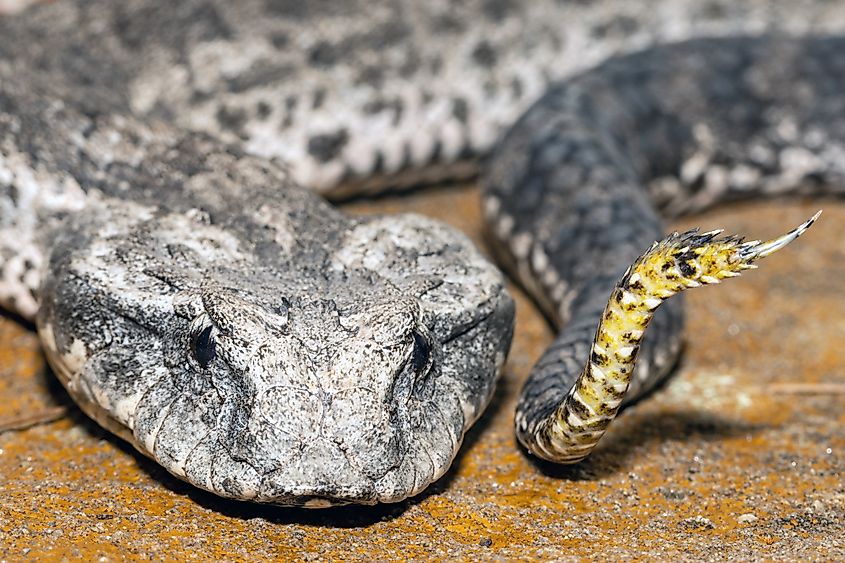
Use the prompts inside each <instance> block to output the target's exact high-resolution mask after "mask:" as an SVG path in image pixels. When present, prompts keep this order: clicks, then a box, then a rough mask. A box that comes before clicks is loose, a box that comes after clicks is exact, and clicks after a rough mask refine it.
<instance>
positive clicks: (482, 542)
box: [478, 538, 493, 547]
mask: <svg viewBox="0 0 845 563" xmlns="http://www.w3.org/2000/svg"><path fill="white" fill-rule="evenodd" d="M478 545H480V546H481V547H490V546H491V545H493V540H491V539H490V538H481V539H480V540H479V541H478Z"/></svg>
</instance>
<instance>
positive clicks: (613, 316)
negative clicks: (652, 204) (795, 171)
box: [518, 212, 821, 463]
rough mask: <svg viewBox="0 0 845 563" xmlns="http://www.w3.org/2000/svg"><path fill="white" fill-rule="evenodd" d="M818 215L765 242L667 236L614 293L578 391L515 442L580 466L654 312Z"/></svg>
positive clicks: (615, 405)
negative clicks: (680, 294) (671, 299)
mask: <svg viewBox="0 0 845 563" xmlns="http://www.w3.org/2000/svg"><path fill="white" fill-rule="evenodd" d="M820 213H821V212H819V213H816V214H815V215H814V216H813V217H811V218H810V219H809V220H807V221H806V222H804V223H802V224H801V225H799V226H798V227H796V228H795V229H793V230H792V231H790V232H789V233H786V234H785V235H783V236H780V237H778V238H775V239H772V240H770V241H767V242H760V241H757V240H755V241H748V242H745V241H744V240H743V239H742V238H741V237H737V236H727V237H721V238H717V237H718V236H719V234H720V233H721V231H718V230H717V231H711V232H707V233H699V232H698V230H691V231H687V232H684V233H677V232H676V233H672V234H671V235H669V236H667V237H666V238H664V239H663V240H661V241H659V242H655V243H654V244H652V246H651V247H650V248H649V249H648V250H647V251H646V252H645V253H643V254H642V255H641V256H640V257H639V258H637V259H636V260H635V261H634V263H633V264H632V265H631V266H630V267H629V268H628V269H627V271H626V272H625V274H624V275H623V276H622V278H621V279H620V280H619V282H617V284H616V286H615V287H614V289H613V291H612V292H611V295H610V299H609V300H608V302H607V305H606V306H605V309H604V313H603V315H602V318H601V321H600V322H599V326H598V329H597V330H596V334H595V338H594V340H593V344H592V347H591V349H590V355H589V359H588V360H587V363H586V366H585V367H584V369H583V370H582V372H581V374H580V376H579V377H578V379H577V380H576V382H575V384H574V385H573V386H572V387H571V389H570V390H569V393H568V394H567V395H566V397H565V399H564V400H563V401H562V402H561V403H560V404H559V405H558V406H557V408H556V409H555V410H554V411H553V412H552V413H551V414H550V415H548V416H547V417H546V418H545V420H544V421H543V422H542V423H541V424H540V426H539V428H538V431H537V432H533V433H519V434H518V436H519V439H520V442H522V444H523V445H524V446H525V447H526V448H528V449H529V450H530V451H531V452H532V453H534V454H535V455H537V456H539V457H541V458H544V459H547V460H549V461H554V462H557V463H575V462H578V461H580V460H582V459H583V458H585V457H586V456H587V455H588V454H589V453H590V452H591V451H592V450H593V448H594V447H595V446H596V444H597V443H598V441H599V440H600V439H601V437H602V435H604V433H605V432H606V431H607V429H608V427H609V425H610V423H611V421H612V420H613V419H614V417H615V416H616V413H617V412H618V411H619V408H620V406H621V404H622V400H623V398H624V396H625V393H626V391H627V390H628V385H629V384H630V382H631V375H632V373H633V371H634V364H635V363H636V360H637V353H638V351H639V348H640V342H641V341H642V338H643V334H644V332H645V330H646V327H647V326H648V324H649V322H650V321H651V319H652V318H653V316H654V312H655V310H656V309H657V308H658V307H659V306H660V305H661V304H662V303H663V302H664V301H665V300H667V299H669V298H670V297H672V296H673V295H676V294H678V293H680V292H682V291H684V290H686V289H690V288H694V287H700V286H703V285H712V284H717V283H719V282H720V281H722V280H723V279H726V278H732V277H736V276H739V275H740V272H742V271H743V270H747V269H750V268H756V266H755V265H754V264H753V263H754V262H755V261H756V260H758V259H760V258H763V257H765V256H769V255H770V254H773V253H774V252H776V251H778V250H780V249H781V248H783V247H784V246H786V245H787V244H789V243H790V242H792V241H793V240H795V239H796V238H798V237H799V236H800V235H801V234H803V233H804V232H805V231H806V230H807V229H808V228H810V226H811V225H812V224H813V223H814V222H815V220H816V219H817V218H818V216H819V214H820Z"/></svg>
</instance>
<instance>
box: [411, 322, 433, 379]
mask: <svg viewBox="0 0 845 563" xmlns="http://www.w3.org/2000/svg"><path fill="white" fill-rule="evenodd" d="M413 334H414V352H413V355H412V357H411V367H413V368H414V371H415V372H417V373H419V372H421V371H422V370H423V369H424V368H425V366H426V365H427V364H428V356H429V354H430V353H431V347H430V346H429V344H428V341H427V340H426V339H425V337H424V336H423V335H422V334H420V333H419V332H417V331H416V330H415V331H414V333H413Z"/></svg>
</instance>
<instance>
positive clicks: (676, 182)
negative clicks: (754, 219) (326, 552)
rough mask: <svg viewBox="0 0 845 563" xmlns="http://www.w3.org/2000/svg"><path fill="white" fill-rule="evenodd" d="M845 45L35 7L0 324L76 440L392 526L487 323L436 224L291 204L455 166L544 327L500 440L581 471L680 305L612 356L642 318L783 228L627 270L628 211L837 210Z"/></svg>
mask: <svg viewBox="0 0 845 563" xmlns="http://www.w3.org/2000/svg"><path fill="white" fill-rule="evenodd" d="M842 32H845V9H843V7H842V6H841V4H840V3H839V2H834V1H824V0H817V1H793V0H754V1H748V2H741V3H736V2H731V1H729V0H650V1H644V0H637V1H635V2H619V1H609V0H605V1H602V0H597V1H593V2H582V1H577V0H532V1H531V2H518V1H516V0H470V1H467V2H463V3H453V2H446V1H432V2H422V3H416V2H410V1H403V0H384V1H377V2H373V1H367V2H358V1H351V2H344V3H338V2H330V1H328V0H319V1H315V2H293V1H290V0H246V1H239V2H223V1H222V0H220V1H218V0H188V1H184V2H179V3H169V2H155V1H153V0H128V1H122V2H108V1H105V0H92V1H87V0H60V1H57V2H55V3H51V4H49V5H45V6H38V7H35V8H33V9H31V10H29V11H27V12H25V13H23V14H21V15H18V16H14V17H6V18H3V19H0V270H1V271H2V278H1V279H0V303H2V304H3V306H4V307H5V308H7V309H9V310H12V311H14V312H16V313H18V314H20V315H21V316H23V317H26V318H29V319H33V320H35V322H36V325H37V328H38V332H39V335H40V337H41V340H42V342H43V346H44V349H45V352H46V354H47V356H48V359H49V361H50V363H51V365H52V366H53V368H54V370H55V372H56V373H57V375H58V376H59V378H60V379H61V381H62V382H63V384H64V385H65V386H66V387H67V389H68V390H69V391H70V393H71V395H72V396H73V397H74V399H75V400H76V401H77V402H78V403H79V404H80V406H81V407H82V409H83V410H84V411H85V412H86V413H88V414H89V415H90V416H92V417H93V418H94V419H96V420H97V421H98V422H99V423H100V424H101V425H103V426H104V427H106V428H108V429H109V430H111V431H113V432H115V433H116V434H118V435H119V436H121V437H123V438H125V439H126V440H128V441H129V442H131V443H132V444H134V445H135V446H136V447H137V448H138V449H139V450H140V451H142V452H143V453H145V454H147V455H149V456H150V457H152V458H154V459H155V460H156V461H157V462H158V463H160V464H161V465H162V466H164V467H165V468H166V469H167V470H169V471H170V472H172V473H173V474H175V475H177V476H179V477H180V478H182V479H185V480H186V481H188V482H190V483H192V484H194V485H196V486H198V487H201V488H204V489H207V490H209V491H213V492H215V493H217V494H219V495H222V496H225V497H231V498H237V499H247V500H253V501H257V502H266V503H276V504H285V505H293V504H297V505H304V506H310V507H320V506H327V505H330V504H339V503H349V502H355V503H374V502H390V501H396V500H400V499H402V498H405V497H407V496H410V495H414V494H416V493H418V492H420V491H421V490H422V489H424V488H425V487H426V486H427V485H428V484H430V483H431V482H432V481H433V480H435V479H437V478H438V477H439V476H440V475H442V474H443V473H444V472H445V471H446V469H447V468H448V466H449V464H450V463H451V461H452V459H453V457H454V456H455V454H456V452H457V449H458V447H459V446H460V443H461V440H462V437H463V434H464V432H465V431H466V430H467V429H468V428H469V426H470V425H471V424H472V423H473V422H474V421H475V420H476V419H477V418H478V416H479V415H480V413H481V411H482V410H483V409H484V407H485V405H486V403H487V402H488V400H489V398H490V396H491V393H492V390H493V386H494V383H495V379H496V376H497V374H498V372H499V371H500V370H501V368H502V366H503V364H504V361H505V357H506V354H507V351H508V347H509V344H510V339H511V332H512V326H513V313H514V306H513V301H512V300H511V298H510V296H509V295H508V293H507V291H506V290H505V288H504V284H503V278H502V276H501V274H500V273H499V271H498V270H497V269H496V268H495V267H494V266H492V265H491V264H489V263H488V262H487V261H486V260H485V259H484V258H483V257H482V256H481V255H480V253H478V252H477V251H476V250H475V249H474V247H473V246H472V245H471V243H470V242H469V241H468V240H467V239H466V238H465V237H464V236H463V235H461V234H459V233H457V232H455V231H454V230H452V229H450V228H448V227H445V226H443V225H442V224H440V223H438V222H436V221H433V220H429V219H425V218H423V217H420V216H416V215H402V216H390V217H371V218H350V217H347V216H345V215H343V214H341V213H340V212H339V211H337V210H335V209H334V208H333V207H332V206H330V205H329V204H327V203H326V202H325V201H324V200H323V199H322V198H320V197H319V196H317V195H315V194H314V192H313V191H310V190H307V189H304V188H302V187H300V186H301V185H304V186H307V187H309V188H312V189H313V190H317V191H320V192H323V193H327V194H330V195H332V194H334V195H347V194H349V193H362V192H368V191H372V190H377V189H382V188H383V187H388V186H401V185H408V184H416V183H421V182H428V181H433V180H436V179H438V178H446V177H455V176H461V175H463V176H467V175H472V174H476V173H477V172H478V170H479V168H481V174H482V176H481V178H482V179H481V182H482V184H483V186H484V195H483V202H482V204H483V208H484V213H485V216H486V218H487V220H488V222H489V230H490V232H491V234H492V237H493V238H494V239H495V240H496V241H497V243H498V249H499V251H500V254H501V255H502V258H503V260H504V262H505V264H506V265H508V266H509V267H510V269H511V270H512V271H513V272H514V273H515V274H516V276H517V277H518V278H519V280H520V281H521V283H522V284H524V286H525V287H526V288H528V289H529V291H530V292H531V293H532V295H533V296H534V297H535V298H536V299H537V301H538V303H540V305H541V306H542V307H543V308H544V309H545V311H546V312H547V314H548V316H549V317H550V318H551V319H552V320H553V322H555V323H556V324H558V325H560V327H562V328H561V329H560V334H559V336H558V338H557V340H556V342H555V343H554V344H553V345H552V346H551V347H550V348H549V350H548V351H547V352H546V354H545V355H544V356H543V357H542V359H541V360H540V361H539V363H538V364H537V366H536V367H535V368H534V371H533V373H532V375H531V377H530V379H529V381H528V382H527V384H526V386H525V389H524V392H523V396H522V399H521V401H520V403H519V406H518V410H517V413H516V425H517V427H516V431H517V436H518V437H519V439H520V441H521V442H522V443H523V444H524V445H525V446H526V447H527V448H528V450H530V451H531V452H533V453H534V454H536V455H539V456H541V457H544V458H547V459H551V460H554V461H561V462H572V461H577V460H578V459H581V458H582V457H584V456H585V455H587V454H588V453H589V451H590V450H591V449H592V447H593V446H594V445H595V443H596V441H597V440H598V439H599V438H600V437H601V435H602V434H603V433H604V431H605V430H606V428H607V426H608V424H609V423H610V421H611V420H612V418H613V416H614V415H615V413H616V412H617V410H618V409H619V407H620V406H621V405H624V404H626V403H627V402H630V401H633V400H636V399H637V398H638V397H641V396H642V395H643V394H644V393H645V392H646V391H648V390H649V389H651V388H653V387H654V386H655V385H656V384H657V383H658V382H659V381H661V380H662V379H663V378H665V377H666V376H667V374H668V370H669V368H670V366H671V365H672V363H673V362H674V360H675V358H676V356H677V354H678V352H679V343H680V334H679V333H680V330H679V329H680V325H681V321H682V319H681V307H680V302H679V300H673V301H672V302H670V303H669V304H668V305H667V306H665V307H663V308H661V309H660V310H659V311H658V312H657V313H656V315H655V316H654V321H653V323H652V328H650V329H649V336H648V338H647V339H646V340H645V341H643V342H642V349H640V341H641V339H642V337H643V331H644V329H645V325H646V324H647V323H648V322H649V321H650V320H651V317H652V315H653V314H654V312H655V309H656V308H657V306H658V305H659V304H660V303H661V302H662V301H663V300H664V299H666V298H668V297H669V296H671V295H672V294H674V293H677V292H679V291H681V290H683V289H685V288H687V287H695V286H697V285H701V284H707V283H715V282H717V281H719V280H721V279H723V278H726V277H731V276H734V275H737V274H738V273H739V271H740V270H742V269H745V268H747V267H751V265H750V263H751V262H753V261H754V260H756V259H758V258H760V257H763V256H766V255H768V254H770V253H771V252H774V251H775V250H777V249H778V248H780V247H781V246H783V245H784V244H786V243H787V242H789V241H790V240H792V239H794V238H795V237H796V236H798V235H799V234H800V233H801V232H803V230H804V229H806V227H807V226H809V223H810V222H811V221H810V222H808V223H807V224H805V225H802V226H801V227H799V228H798V229H796V230H795V231H793V232H791V233H789V234H787V235H785V236H784V237H781V238H779V239H776V240H774V241H770V242H768V243H758V242H756V241H755V242H742V240H741V239H738V238H736V237H727V238H718V237H717V234H716V233H705V234H698V233H692V232H691V233H684V234H674V235H670V236H669V237H667V238H666V239H663V240H662V241H661V242H659V243H656V244H654V245H652V243H653V242H654V241H655V240H658V239H661V237H662V236H663V232H662V227H661V219H660V216H659V215H658V211H657V209H660V210H662V211H663V214H664V216H665V215H676V214H679V213H683V212H688V211H695V210H698V209H701V208H703V207H706V206H709V205H712V204H714V203H716V202H720V201H725V200H728V199H732V198H739V197H746V196H749V195H752V194H760V193H762V194H779V193H782V192H786V191H792V192H795V191H803V192H806V193H828V192H833V191H835V190H836V189H837V188H838V189H840V190H841V189H842V187H843V186H845V95H842V93H843V91H845V39H843V38H842V37H840V36H838V35H835V34H836V33H842ZM638 49H646V50H640V51H637V50H638ZM561 80H562V81H561ZM538 100H539V101H538ZM529 108H530V109H529ZM526 110H527V112H526V113H524V114H523V112H525V111H526ZM520 114H523V115H522V117H519V116H520ZM514 123H515V125H513V124H514ZM511 125H513V127H511ZM508 128H509V129H508ZM506 129H508V131H507V132H505V130H506ZM497 139H499V140H498V141H497ZM482 157H483V158H482ZM650 245H651V246H650ZM644 250H647V251H646V253H645V254H643V255H641V253H642V252H643V251H644ZM629 265H630V267H629ZM626 267H628V269H627V270H626ZM608 296H610V300H609V301H608ZM600 320H601V321H602V324H601V325H600V327H599V329H598V330H596V326H597V325H598V324H599V321H600ZM635 359H638V363H637V368H636V370H634V369H633V365H634V361H635ZM626 391H627V393H626ZM623 397H624V398H623Z"/></svg>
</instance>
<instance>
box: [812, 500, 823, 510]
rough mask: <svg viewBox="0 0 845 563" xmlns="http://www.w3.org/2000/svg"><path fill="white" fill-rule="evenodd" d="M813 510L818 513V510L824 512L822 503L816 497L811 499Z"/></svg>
mask: <svg viewBox="0 0 845 563" xmlns="http://www.w3.org/2000/svg"><path fill="white" fill-rule="evenodd" d="M813 512H815V513H816V514H818V513H819V512H824V503H823V502H822V501H820V500H818V499H816V500H814V501H813Z"/></svg>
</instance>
